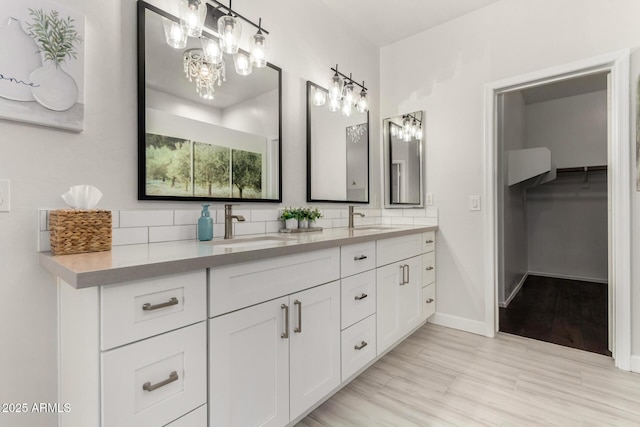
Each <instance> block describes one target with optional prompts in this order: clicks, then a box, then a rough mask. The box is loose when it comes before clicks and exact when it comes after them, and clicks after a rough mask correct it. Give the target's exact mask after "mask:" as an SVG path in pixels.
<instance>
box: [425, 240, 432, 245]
mask: <svg viewBox="0 0 640 427" xmlns="http://www.w3.org/2000/svg"><path fill="white" fill-rule="evenodd" d="M425 243H426V244H429V243H433V240H431V239H429V240H427V241H425Z"/></svg>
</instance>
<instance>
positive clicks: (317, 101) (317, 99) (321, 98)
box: [311, 88, 327, 107]
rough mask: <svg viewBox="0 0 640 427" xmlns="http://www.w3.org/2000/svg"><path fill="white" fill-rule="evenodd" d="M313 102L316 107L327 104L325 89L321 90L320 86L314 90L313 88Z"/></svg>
mask: <svg viewBox="0 0 640 427" xmlns="http://www.w3.org/2000/svg"><path fill="white" fill-rule="evenodd" d="M311 102H312V103H313V105H315V106H316V107H320V106H322V105H324V104H326V102H327V94H326V92H325V91H323V90H320V89H318V88H314V90H313V98H312V100H311Z"/></svg>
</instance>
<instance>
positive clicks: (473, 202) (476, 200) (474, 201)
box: [469, 194, 480, 211]
mask: <svg viewBox="0 0 640 427" xmlns="http://www.w3.org/2000/svg"><path fill="white" fill-rule="evenodd" d="M469 210H470V211H479V210H480V196H479V195H477V194H474V195H472V196H469Z"/></svg>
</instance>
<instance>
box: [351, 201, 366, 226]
mask: <svg viewBox="0 0 640 427" xmlns="http://www.w3.org/2000/svg"><path fill="white" fill-rule="evenodd" d="M356 215H358V216H360V217H363V216H364V214H363V213H360V212H354V211H353V206H349V228H353V217H354V216H356Z"/></svg>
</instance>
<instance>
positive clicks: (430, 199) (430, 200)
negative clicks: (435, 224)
mask: <svg viewBox="0 0 640 427" xmlns="http://www.w3.org/2000/svg"><path fill="white" fill-rule="evenodd" d="M425 199H426V200H425V202H424V203H425V205H427V206H433V193H427V197H426V198H425Z"/></svg>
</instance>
